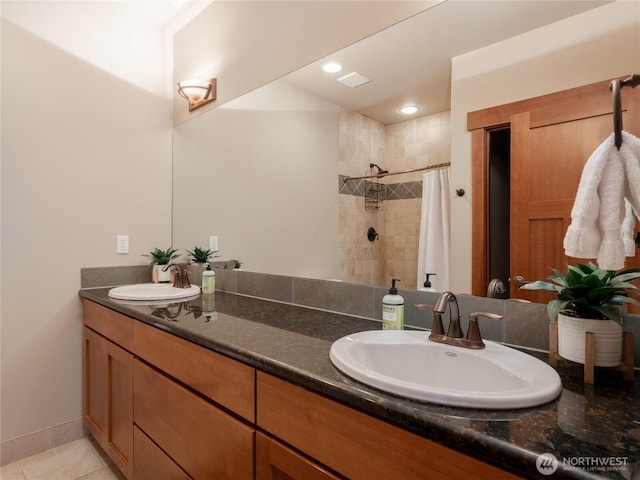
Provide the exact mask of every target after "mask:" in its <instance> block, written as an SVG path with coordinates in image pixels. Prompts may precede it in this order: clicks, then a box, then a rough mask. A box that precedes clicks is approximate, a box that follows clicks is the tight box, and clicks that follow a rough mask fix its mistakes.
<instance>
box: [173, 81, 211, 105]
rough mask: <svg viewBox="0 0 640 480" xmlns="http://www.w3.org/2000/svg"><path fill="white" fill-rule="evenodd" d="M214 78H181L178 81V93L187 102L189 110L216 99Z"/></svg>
mask: <svg viewBox="0 0 640 480" xmlns="http://www.w3.org/2000/svg"><path fill="white" fill-rule="evenodd" d="M216 84H217V82H216V79H215V78H212V79H210V80H183V81H182V82H178V93H179V94H180V96H181V97H183V98H186V99H187V101H188V102H189V111H192V110H195V109H196V108H198V107H201V106H202V105H205V104H207V103H209V102H212V101H213V100H215V99H216Z"/></svg>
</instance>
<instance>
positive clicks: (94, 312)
mask: <svg viewBox="0 0 640 480" xmlns="http://www.w3.org/2000/svg"><path fill="white" fill-rule="evenodd" d="M82 309H83V312H84V324H85V325H86V326H87V327H89V328H91V329H92V330H95V331H96V332H98V333H100V334H101V335H104V336H105V337H107V338H108V339H109V340H111V341H112V342H114V343H117V344H118V345H120V346H121V347H122V348H125V349H127V350H131V347H132V346H133V322H134V321H133V318H131V317H127V316H126V315H123V314H121V313H118V312H116V311H114V310H110V309H108V308H107V307H103V306H102V305H100V304H98V303H95V302H92V301H90V300H87V299H85V298H83V299H82Z"/></svg>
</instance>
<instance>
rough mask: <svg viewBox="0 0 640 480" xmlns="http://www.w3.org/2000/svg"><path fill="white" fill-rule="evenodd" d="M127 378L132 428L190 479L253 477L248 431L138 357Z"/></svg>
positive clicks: (241, 479)
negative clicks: (131, 384) (130, 382)
mask: <svg viewBox="0 0 640 480" xmlns="http://www.w3.org/2000/svg"><path fill="white" fill-rule="evenodd" d="M176 361H177V362H179V361H180V358H179V357H176ZM133 380H134V394H133V397H134V401H133V405H134V406H133V411H134V418H133V419H134V422H135V424H136V425H137V426H138V427H140V429H141V430H143V431H144V432H145V434H146V435H148V436H149V437H150V438H151V439H152V440H153V441H154V442H155V443H156V444H157V445H158V446H159V447H160V448H161V449H162V450H163V451H164V452H166V453H167V455H169V456H170V457H171V458H172V459H173V461H175V463H177V464H178V465H179V466H180V467H181V468H182V469H183V470H184V471H185V472H186V473H187V474H188V475H189V476H190V477H192V478H193V479H195V480H200V479H202V480H210V479H216V480H245V479H247V480H250V479H253V473H254V467H253V465H254V462H253V456H254V436H255V431H254V430H253V429H252V428H250V427H248V426H246V425H244V424H243V423H241V422H240V421H238V420H236V419H234V418H232V417H231V416H229V415H227V414H226V413H223V412H222V411H221V410H219V409H217V408H216V407H214V406H213V405H211V404H210V403H208V402H207V401H206V400H204V399H202V398H200V397H199V396H197V395H195V394H194V393H193V392H191V391H189V390H187V389H186V388H184V387H182V386H180V385H178V384H177V383H176V382H174V381H173V380H171V379H169V378H168V377H166V376H164V375H163V374H161V373H159V372H158V371H156V370H154V369H153V368H151V367H149V366H148V365H146V364H144V363H143V362H141V361H140V360H138V359H134V361H133ZM145 478H150V477H145Z"/></svg>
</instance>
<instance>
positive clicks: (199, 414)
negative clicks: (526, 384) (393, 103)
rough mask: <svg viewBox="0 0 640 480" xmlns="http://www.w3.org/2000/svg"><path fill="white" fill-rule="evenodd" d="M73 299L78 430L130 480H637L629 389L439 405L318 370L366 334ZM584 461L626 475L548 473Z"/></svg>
mask: <svg viewBox="0 0 640 480" xmlns="http://www.w3.org/2000/svg"><path fill="white" fill-rule="evenodd" d="M80 296H81V297H82V302H83V307H84V328H83V330H84V334H83V340H84V362H85V371H84V378H85V382H84V420H85V425H86V427H87V429H88V430H89V432H90V433H91V434H92V435H93V436H94V437H95V439H96V440H97V441H98V443H99V444H100V445H101V446H102V448H103V449H104V450H105V451H106V452H107V454H108V455H109V456H110V457H111V458H112V459H113V461H114V463H115V464H116V465H117V466H118V468H119V469H120V470H121V471H122V472H123V474H124V475H125V476H126V477H127V478H129V479H131V478H136V479H147V478H154V479H160V480H162V479H165V478H166V479H169V478H171V479H176V478H179V479H182V478H184V479H188V478H193V479H210V478H216V479H230V480H231V479H233V480H242V479H252V478H256V479H265V480H266V479H274V480H275V479H305V480H308V479H312V480H313V479H333V478H354V479H376V478H380V479H390V478H397V479H403V480H409V479H422V478H425V479H426V478H429V479H432V478H443V479H451V478H465V479H468V478H478V479H485V478H491V479H498V478H505V479H510V478H601V476H607V477H611V478H631V477H633V475H634V473H635V474H637V467H636V465H635V463H634V462H635V461H636V458H637V456H638V447H639V446H640V424H638V421H640V417H639V416H638V415H637V407H634V404H636V405H637V402H638V400H640V393H639V391H638V388H637V387H636V386H634V385H624V386H622V385H620V384H616V385H615V386H610V387H607V386H598V385H596V387H590V388H587V387H585V386H584V385H583V384H582V383H581V379H577V380H576V379H572V378H570V377H563V385H564V390H563V393H562V395H561V396H560V398H559V399H556V400H554V401H552V402H550V403H548V404H545V405H542V406H540V407H537V408H529V409H522V410H502V411H496V410H475V409H465V408H454V407H446V406H438V405H434V404H429V403H421V402H415V401H410V400H405V399H402V398H399V397H396V396H393V395H389V394H385V393H382V392H379V391H377V390H375V389H372V388H369V387H367V386H365V385H362V384H360V383H358V382H356V381H354V380H351V379H349V378H348V377H346V376H344V375H342V374H341V373H340V372H339V371H338V370H336V369H335V368H334V367H333V365H332V364H331V362H330V360H329V349H330V347H331V344H332V343H333V342H334V341H335V340H337V339H338V338H340V337H342V336H344V335H347V334H350V333H354V332H358V331H363V330H373V329H378V328H380V323H379V322H375V321H371V320H366V319H362V318H356V317H350V316H346V315H340V314H335V313H328V312H324V311H319V310H314V309H309V308H303V307H298V306H293V305H288V304H283V303H278V302H271V301H266V300H261V299H256V298H250V297H245V296H241V295H236V294H231V293H224V292H217V293H216V294H215V313H211V312H212V309H211V305H210V304H209V305H203V298H202V297H201V296H200V297H197V298H195V299H192V300H188V301H185V302H176V303H170V304H167V303H165V304H157V305H146V304H135V303H132V302H122V301H117V300H113V299H111V298H109V296H108V289H107V288H96V289H87V290H81V291H80ZM207 301H210V300H207ZM203 306H204V307H205V309H204V310H203ZM425 368H428V366H425ZM636 383H637V382H636ZM634 409H635V410H634ZM634 415H636V416H634ZM543 453H547V454H552V455H554V456H555V457H556V458H557V459H558V460H559V464H558V466H557V471H556V472H555V473H554V474H553V476H552V477H548V476H544V475H542V474H541V473H540V472H539V470H538V467H537V466H536V462H537V460H538V459H539V456H540V455H541V454H543ZM595 455H598V456H603V457H604V456H606V457H610V456H611V457H620V458H625V459H626V462H627V463H626V467H625V470H624V471H623V472H622V473H621V472H620V471H610V472H606V471H602V470H598V471H593V472H589V471H585V470H584V469H577V468H575V466H573V467H572V466H571V465H565V464H564V462H563V459H564V458H568V459H572V458H576V457H579V458H582V457H588V456H595ZM570 461H571V460H570Z"/></svg>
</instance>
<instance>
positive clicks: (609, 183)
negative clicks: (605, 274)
mask: <svg viewBox="0 0 640 480" xmlns="http://www.w3.org/2000/svg"><path fill="white" fill-rule="evenodd" d="M624 186H625V178H624V166H623V164H622V158H621V157H620V155H619V154H618V151H617V149H616V148H615V147H614V153H613V154H611V155H609V158H608V159H607V165H606V166H605V168H604V172H603V174H602V179H601V180H600V185H599V186H598V196H599V197H600V211H599V212H598V213H599V215H598V226H599V227H600V233H601V234H602V240H601V242H600V248H599V249H598V257H597V262H598V266H599V267H600V268H603V269H605V270H620V269H621V268H623V267H624V243H623V241H622V234H621V229H622V221H623V220H624V213H625V209H624Z"/></svg>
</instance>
